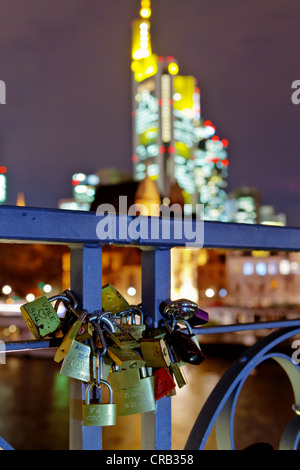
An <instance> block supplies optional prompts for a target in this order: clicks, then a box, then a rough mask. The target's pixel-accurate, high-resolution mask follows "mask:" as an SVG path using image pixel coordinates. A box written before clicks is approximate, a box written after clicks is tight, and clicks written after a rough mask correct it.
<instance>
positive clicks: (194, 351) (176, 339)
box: [165, 320, 206, 365]
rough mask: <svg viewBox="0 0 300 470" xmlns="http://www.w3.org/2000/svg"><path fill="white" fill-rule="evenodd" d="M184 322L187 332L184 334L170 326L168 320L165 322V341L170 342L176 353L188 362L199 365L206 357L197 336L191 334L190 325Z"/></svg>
mask: <svg viewBox="0 0 300 470" xmlns="http://www.w3.org/2000/svg"><path fill="white" fill-rule="evenodd" d="M180 321H181V322H184V323H185V324H186V326H187V328H188V332H189V334H188V335H187V334H185V333H183V332H182V331H180V330H177V329H176V322H175V328H171V327H170V325H169V323H168V322H165V326H166V328H167V330H168V335H167V336H166V339H167V341H168V342H169V344H171V345H172V346H173V348H174V350H175V352H176V353H177V355H178V356H179V357H180V358H181V359H182V360H183V361H184V362H186V363H188V364H195V365H199V364H201V362H203V361H204V359H206V356H205V355H204V354H203V352H202V351H201V348H200V346H199V343H198V341H197V338H196V337H195V335H194V334H193V330H192V327H191V326H190V325H189V323H188V322H185V321H184V320H180Z"/></svg>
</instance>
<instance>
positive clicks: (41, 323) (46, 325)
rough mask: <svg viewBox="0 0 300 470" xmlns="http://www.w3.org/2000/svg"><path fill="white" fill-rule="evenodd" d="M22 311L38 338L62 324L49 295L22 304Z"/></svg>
mask: <svg viewBox="0 0 300 470" xmlns="http://www.w3.org/2000/svg"><path fill="white" fill-rule="evenodd" d="M21 313H22V315H23V318H24V320H25V322H26V324H27V326H28V328H29V329H30V331H31V332H32V334H33V335H34V337H35V338H36V339H37V340H39V339H41V338H44V337H45V336H47V335H49V334H50V333H54V332H55V331H56V330H57V329H58V328H59V327H60V326H61V320H60V318H59V316H58V314H57V312H56V310H55V309H54V307H53V306H52V305H51V302H50V301H49V300H48V299H47V297H40V298H38V299H35V300H33V301H32V302H29V303H27V304H24V305H22V306H21Z"/></svg>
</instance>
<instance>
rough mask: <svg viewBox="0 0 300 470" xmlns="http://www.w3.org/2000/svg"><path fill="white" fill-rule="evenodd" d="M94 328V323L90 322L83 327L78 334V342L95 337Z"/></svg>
mask: <svg viewBox="0 0 300 470" xmlns="http://www.w3.org/2000/svg"><path fill="white" fill-rule="evenodd" d="M93 332H94V327H93V325H92V323H90V322H88V323H85V324H84V325H82V326H81V327H80V328H79V330H78V333H77V336H76V341H79V342H83V341H85V340H87V339H89V338H91V337H92V336H93Z"/></svg>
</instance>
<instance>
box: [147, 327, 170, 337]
mask: <svg viewBox="0 0 300 470" xmlns="http://www.w3.org/2000/svg"><path fill="white" fill-rule="evenodd" d="M166 334H167V331H166V329H165V327H163V326H157V327H156V328H147V329H146V330H145V331H144V332H143V338H154V339H159V338H165V336H166Z"/></svg>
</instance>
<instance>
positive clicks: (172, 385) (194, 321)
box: [21, 285, 208, 426]
mask: <svg viewBox="0 0 300 470" xmlns="http://www.w3.org/2000/svg"><path fill="white" fill-rule="evenodd" d="M52 303H54V305H52ZM61 303H62V304H63V306H64V310H65V314H64V316H63V317H60V316H59V315H58V313H57V312H58V307H59V306H60V304H61ZM21 312H22V315H23V318H24V320H25V322H26V324H27V325H28V327H29V329H30V330H31V332H32V333H33V335H34V337H35V338H36V339H37V340H42V339H44V338H46V337H52V338H57V339H61V342H60V344H59V346H58V348H57V351H56V354H55V356H54V361H55V362H57V363H62V365H61V369H60V373H61V374H64V375H66V376H68V377H71V378H73V379H77V380H80V381H82V382H84V383H86V385H87V387H86V397H85V401H84V402H83V405H82V406H83V408H82V412H83V425H84V426H111V425H114V424H116V416H124V415H131V414H136V413H145V412H147V411H153V410H155V408H156V402H157V400H159V399H160V398H162V397H163V396H172V395H174V394H175V393H176V385H177V386H178V387H179V388H181V387H183V386H184V385H186V384H187V380H186V377H185V374H184V372H183V369H182V366H184V365H185V364H195V365H198V364H200V363H201V362H202V361H203V360H204V359H205V355H204V354H203V352H202V350H201V347H200V345H199V343H198V340H197V337H196V336H195V335H194V333H193V328H194V327H199V326H201V325H203V324H204V323H206V322H207V321H208V315H207V313H206V312H204V311H203V310H201V309H199V308H198V305H197V304H196V303H194V302H192V301H190V300H187V299H179V300H175V301H171V300H166V301H165V302H163V303H162V304H161V305H160V313H161V320H160V322H159V324H158V326H157V327H153V328H151V327H149V326H147V325H146V323H147V322H145V319H144V314H143V309H142V305H138V306H136V305H130V304H129V303H128V302H127V300H126V299H125V298H124V297H123V296H122V295H121V294H120V293H119V292H118V291H117V290H116V289H115V288H114V287H113V286H112V285H106V286H103V288H102V310H96V311H94V312H87V311H86V310H82V309H80V308H79V307H78V302H77V300H76V298H75V296H74V294H73V292H72V291H70V290H66V291H64V292H63V293H61V294H58V295H56V296H53V297H50V298H49V299H48V298H47V297H41V298H38V299H35V300H34V301H33V302H29V303H27V304H25V305H23V306H22V307H21ZM137 320H138V321H137ZM180 325H182V326H184V327H185V328H186V329H187V331H188V333H185V332H183V331H182V328H180ZM103 386H105V387H108V389H109V403H100V402H99V400H98V401H97V402H96V403H95V399H94V400H91V392H92V389H93V387H98V388H100V387H103Z"/></svg>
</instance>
